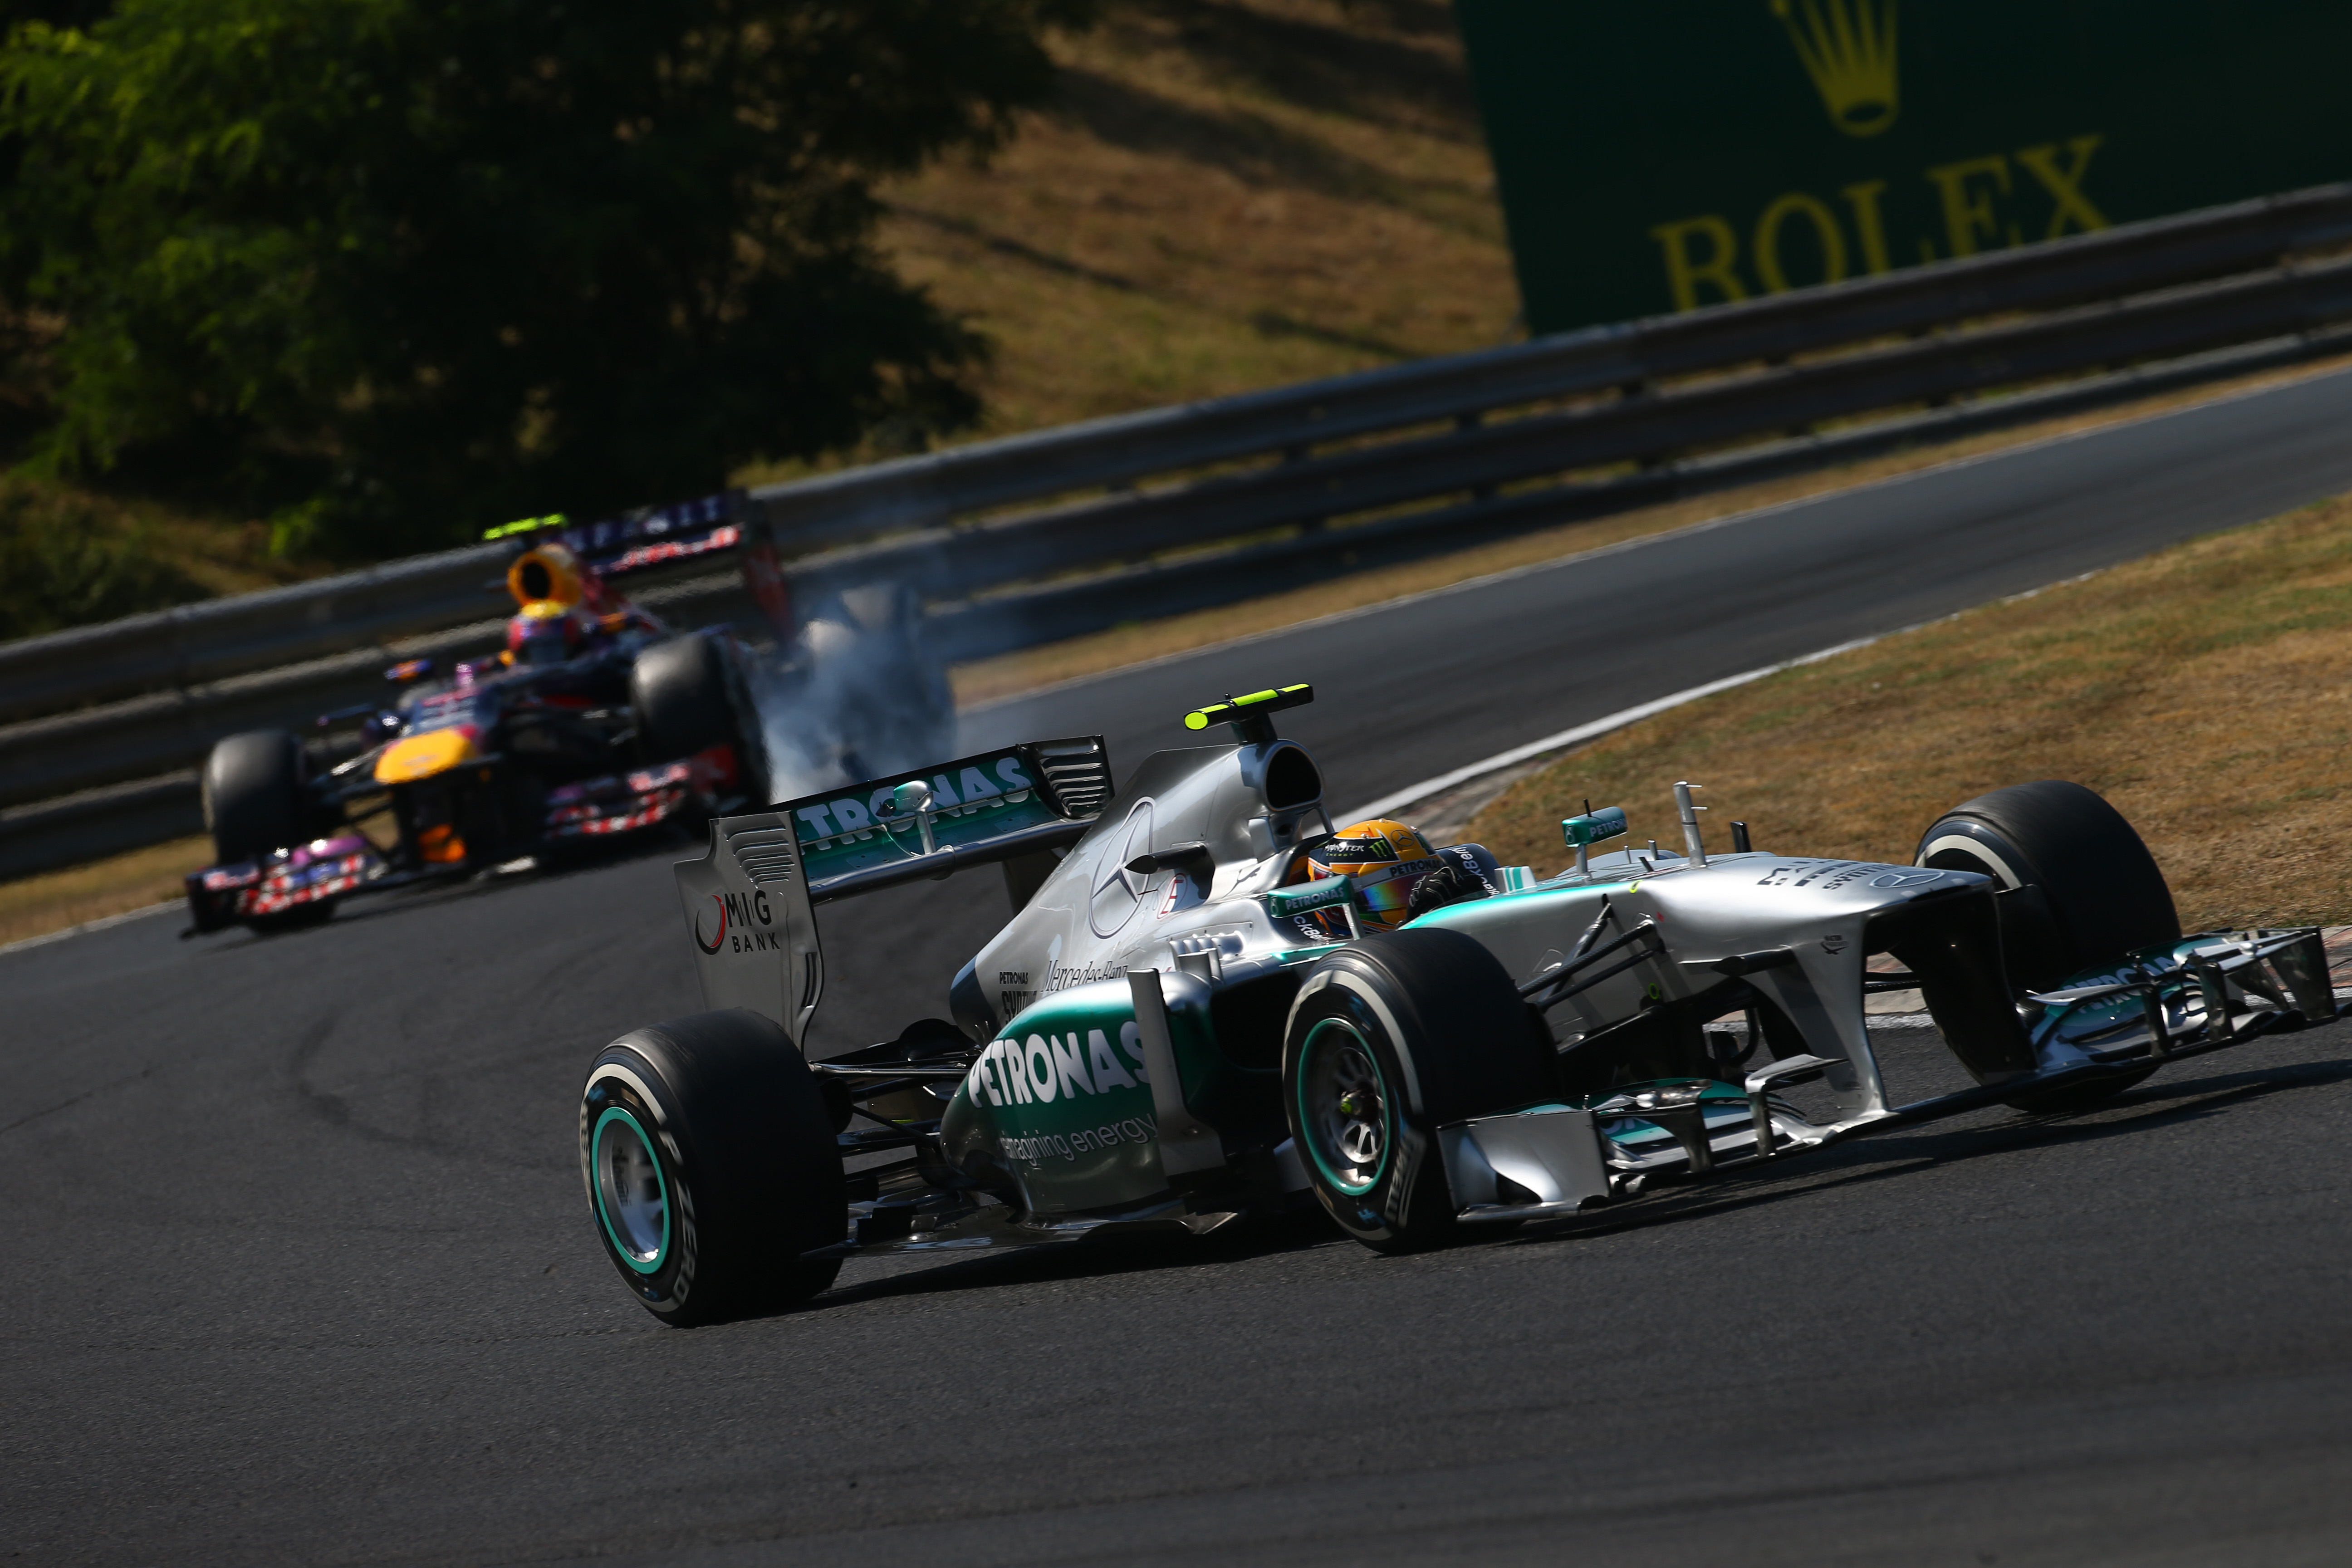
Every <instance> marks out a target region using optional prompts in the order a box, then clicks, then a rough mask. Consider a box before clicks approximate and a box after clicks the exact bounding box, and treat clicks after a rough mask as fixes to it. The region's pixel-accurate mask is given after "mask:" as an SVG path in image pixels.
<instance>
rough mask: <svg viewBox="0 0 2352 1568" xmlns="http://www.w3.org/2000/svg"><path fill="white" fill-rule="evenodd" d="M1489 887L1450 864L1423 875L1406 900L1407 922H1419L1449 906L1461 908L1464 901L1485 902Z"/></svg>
mask: <svg viewBox="0 0 2352 1568" xmlns="http://www.w3.org/2000/svg"><path fill="white" fill-rule="evenodd" d="M1486 891H1487V889H1486V883H1485V882H1484V881H1482V880H1480V879H1479V878H1478V877H1477V876H1476V875H1475V874H1474V873H1472V872H1469V871H1465V870H1464V869H1463V868H1461V867H1460V866H1458V865H1456V864H1455V863H1454V861H1452V860H1448V861H1446V862H1445V863H1444V865H1442V866H1440V867H1438V868H1437V869H1435V870H1434V871H1424V872H1423V873H1422V874H1421V876H1420V878H1419V879H1417V880H1416V881H1415V882H1414V883H1413V885H1412V892H1411V893H1410V894H1408V895H1406V898H1405V904H1404V908H1405V918H1406V919H1408V920H1417V919H1419V918H1420V917H1421V916H1423V915H1425V914H1427V913H1428V912H1429V911H1430V910H1442V909H1444V907H1445V906H1446V905H1448V904H1458V903H1460V902H1462V900H1465V899H1483V898H1485V897H1486Z"/></svg>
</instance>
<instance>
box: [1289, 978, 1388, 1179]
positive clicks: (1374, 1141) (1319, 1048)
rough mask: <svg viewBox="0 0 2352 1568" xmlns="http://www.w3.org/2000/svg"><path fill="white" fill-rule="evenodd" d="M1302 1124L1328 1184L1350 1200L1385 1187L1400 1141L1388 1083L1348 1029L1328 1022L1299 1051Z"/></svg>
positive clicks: (1376, 1062)
mask: <svg viewBox="0 0 2352 1568" xmlns="http://www.w3.org/2000/svg"><path fill="white" fill-rule="evenodd" d="M1298 1125H1299V1128H1300V1130H1301V1133H1302V1136H1303V1137H1304V1140H1305V1142H1306V1144H1307V1154H1308V1157H1309V1158H1311V1159H1312V1160H1313V1161H1314V1162H1315V1165H1316V1169H1317V1170H1318V1173H1320V1174H1321V1175H1322V1177H1323V1179H1324V1180H1325V1181H1327V1182H1328V1183H1329V1184H1331V1185H1332V1186H1334V1187H1336V1188H1338V1189H1339V1191H1340V1192H1343V1193H1345V1194H1348V1195H1349V1197H1360V1196H1362V1195H1363V1194H1366V1193H1368V1192H1370V1191H1371V1190H1372V1189H1373V1188H1374V1187H1376V1186H1378V1185H1379V1184H1380V1180H1381V1175H1382V1174H1383V1173H1385V1172H1386V1171H1387V1170H1388V1163H1389V1149H1390V1147H1391V1144H1393V1142H1395V1135H1394V1118H1393V1117H1392V1115H1391V1110H1390V1097H1389V1092H1388V1083H1387V1080H1386V1079H1384V1078H1383V1077H1382V1076H1381V1067H1380V1061H1379V1059H1378V1058H1375V1057H1374V1056H1373V1055H1372V1050H1371V1047H1370V1046H1369V1045H1367V1044H1366V1043H1365V1041H1364V1037H1362V1036H1361V1035H1360V1034H1358V1033H1357V1032H1356V1030H1355V1029H1354V1028H1353V1027H1352V1026H1349V1025H1348V1024H1346V1023H1343V1022H1342V1021H1340V1020H1339V1019H1337V1018H1326V1019H1324V1020H1323V1021H1321V1022H1320V1023H1318V1024H1317V1025H1316V1026H1314V1027H1313V1028H1312V1029H1310V1030H1308V1031H1307V1040H1306V1043H1305V1044H1304V1045H1303V1046H1301V1047H1299V1063H1298Z"/></svg>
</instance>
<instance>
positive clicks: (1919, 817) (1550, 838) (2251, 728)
mask: <svg viewBox="0 0 2352 1568" xmlns="http://www.w3.org/2000/svg"><path fill="white" fill-rule="evenodd" d="M2347 669H2352V498H2338V499H2336V500H2331V501H2327V502H2324V503H2322V504H2320V505H2318V506H2314V507H2309V508H2306V509H2305V510H2300V511H2296V512H2292V513H2289V514H2288V515H2286V516H2284V517H2282V518H2278V519H2274V520H2273V521H2269V522H2264V523H2259V524H2256V525H2254V526H2252V527H2249V528H2243V529H2238V530H2234V531H2231V532H2228V533H2222V534H2216V535H2212V536H2210V537H2209V538H2205V539H2200V540H2196V541H2193V542H2189V543H2188V544H2185V545H2181V546H2179V547H2178V548H2175V549H2172V550H2168V551H2166V552H2163V553H2161V554H2158V555H2155V556H2151V557H2148V558H2147V559H2145V560H2141V561H2137V562H2133V563H2128V564H2126V565H2123V566H2118V567H2115V568H2113V569H2111V570H2109V571H2106V572H2103V573H2100V574H2096V575H2095V576H2092V577H2089V578H2086V579H2081V580H2078V581H2075V582H2074V583H2070V584H2063V585H2061V586H2059V587H2055V588H2052V589H2049V590H2046V591H2044V592H2042V593H2039V594H2035V595H2028V596H2025V597H2022V598H2019V599H2013V600H2010V601H2007V602H2005V603H2001V604H1998V605H1987V606H1984V607H1982V608H1979V609H1975V610H1970V611H1968V612H1965V613H1964V614H1962V615H1959V616H1954V617H1952V618H1950V619H1948V620H1945V621H1939V622H1937V624H1935V625H1933V626H1927V627H1923V628H1921V629H1919V630H1917V631H1914V632H1908V633H1905V634H1903V635H1902V636H1899V637H1890V638H1887V639H1886V640H1885V641H1883V642H1880V643H1876V644H1874V645H1873V646H1871V647H1867V648H1863V649H1858V650H1856V651H1855V652H1853V653H1850V654H1845V655H1843V656H1841V657H1839V658H1834V659H1830V660H1826V661H1824V662H1822V663H1821V664H1817V665H1811V666H1808V667H1806V668H1800V669H1793V670H1790V671H1787V672H1785V673H1783V674H1781V675H1778V676H1774V677H1772V678H1770V679H1767V680H1764V681H1760V682H1758V683H1757V684H1755V685H1752V686H1748V687H1745V688H1742V689H1738V690H1735V691H1729V692H1726V693H1723V694H1722V695H1720V696H1717V697H1714V698H1709V699H1706V700H1703V701H1699V702H1695V703H1693V704H1691V705H1690V706H1688V707H1686V708H1682V709H1678V710H1675V711H1674V712H1672V713H1667V714H1663V715H1661V716H1659V717H1658V718H1655V719H1653V720H1649V721H1645V722H1643V723H1642V724H1639V725H1636V726H1634V727H1633V728H1632V729H1629V730H1627V731H1623V732H1622V733H1620V734H1617V735H1614V736H1612V737H1610V738H1609V739H1607V740H1605V741H1601V742H1596V743H1594V744H1593V745H1592V746H1591V747H1589V748H1587V749H1585V750H1583V751H1581V752H1576V753H1575V754H1573V755H1571V756H1570V757H1568V758H1566V759H1565V760H1563V761H1561V762H1560V763H1557V764H1555V765H1553V766H1552V767H1550V768H1548V769H1546V770H1545V771H1543V772H1542V773H1537V774H1535V775H1533V776H1531V777H1529V778H1528V779H1525V780H1523V781H1521V782H1520V783H1519V784H1517V785H1515V786H1513V787H1512V788H1511V789H1510V790H1509V791H1507V793H1505V794H1504V795H1502V796H1501V797H1500V798H1499V799H1497V800H1496V802H1495V803H1494V804H1493V805H1489V806H1488V807H1487V808H1486V810H1484V811H1482V812H1481V813H1479V815H1478V816H1477V817H1476V819H1475V821H1474V823H1473V824H1472V829H1471V831H1472V834H1473V836H1474V837H1477V838H1478V839H1480V840H1481V841H1483V842H1485V843H1486V844H1487V845H1489V846H1491V847H1493V848H1494V849H1495V850H1496V853H1497V854H1499V855H1501V856H1502V857H1503V858H1504V859H1505V860H1506V861H1517V862H1524V863H1527V864H1531V865H1534V866H1536V867H1538V868H1539V869H1543V870H1550V869H1553V868H1559V867H1560V866H1562V865H1564V864H1565V863H1566V860H1567V852H1566V851H1565V850H1564V849H1563V848H1562V847H1561V846H1560V842H1559V826H1558V824H1559V818H1560V817H1562V816H1567V815H1570V814H1571V813H1573V812H1575V811H1576V810H1579V809H1580V807H1581V805H1582V802H1583V801H1584V800H1585V799H1586V798H1587V797H1590V798H1591V800H1592V801H1593V802H1594V803H1595V804H1596V805H1623V806H1624V807H1625V808H1626V811H1627V814H1628V816H1630V817H1631V818H1632V823H1633V836H1634V837H1635V838H1636V839H1637V840H1638V839H1642V838H1646V837H1652V836H1655V837H1657V838H1659V839H1660V840H1661V841H1662V842H1664V843H1665V844H1668V845H1674V844H1676V843H1679V841H1680V837H1681V835H1680V832H1679V830H1678V829H1676V828H1675V824H1674V808H1673V804H1672V800H1671V797H1670V795H1669V793H1668V785H1670V784H1672V783H1673V782H1674V781H1675V780H1676V779H1680V778H1687V779H1693V780H1696V781H1699V782H1702V783H1704V784H1706V785H1708V786H1709V788H1708V790H1707V793H1706V795H1704V796H1702V799H1703V800H1705V801H1706V802H1708V803H1709V804H1711V805H1713V806H1714V807H1715V810H1714V813H1713V826H1712V830H1711V831H1710V833H1709V838H1710V840H1711V841H1712V842H1713V843H1714V844H1716V845H1717V847H1720V846H1722V845H1723V844H1724V843H1726V842H1727V829H1726V828H1725V826H1724V824H1725V823H1726V822H1727V821H1728V820H1729V819H1731V818H1735V817H1737V818H1742V819H1745V820H1746V821H1748V823H1749V824H1750V825H1751V826H1752V828H1753V830H1754V834H1755V837H1756V841H1757V842H1758V844H1759V845H1760V846H1763V847H1779V848H1785V849H1788V850H1790V851H1801V852H1803V853H1806V854H1814V855H1823V856H1834V857H1840V858H1856V859H1879V860H1894V861H1907V860H1909V859H1910V858H1911V853H1912V849H1913V847H1914V846H1915V845H1916V842H1917V838H1918V835H1919V833H1920V831H1921V829H1923V828H1925V827H1926V826H1927V824H1928V822H1929V821H1931V820H1932V819H1933V818H1934V817H1935V816H1937V814H1938V813H1939V812H1941V811H1943V810H1944V809H1946V808H1947V807H1948V806H1951V805H1957V804H1958V802H1960V801H1962V800H1964V799H1967V798H1968V797H1969V796H1970V795H1978V794H1980V793H1982V792H1983V791H1985V790H1988V789H1992V788H1996V787H1998V786H2000V785H2001V784H2014V783H2018V782H2021V781H2023V780H2027V779H2037V778H2063V779H2073V780H2074V781H2075V782H2077V783H2080V784H2087V785H2089V786H2090V787H2091V788H2093V789H2095V790H2097V791H2098V792H2099V793H2100V794H2101V795H2105V796H2106V797H2107V799H2109V800H2110V801H2112V802H2114V803H2115V805H2116V807H2117V808H2119V809H2120V810H2121V811H2122V812H2123V813H2124V815H2125V816H2127V817H2129V818H2130V819H2131V821H2132V822H2133V824H2134V825H2135V826H2137V827H2138V829H2139V831H2140V833H2141V835H2142V836H2143V837H2145V838H2146V839H2147V843H2148V847H2150V848H2151V849H2152V850H2153V851H2154V852H2155V854H2156V858H2157V860H2158V864H2159V865H2161V866H2162V867H2163V868H2164V872H2165V876H2166V878H2167V879H2168V880H2169V881H2170V882H2171V884H2172V889H2173V894H2174V897H2175V898H2176V899H2177V900H2179V906H2180V915H2181V919H2182V921H2184V922H2186V923H2187V924H2188V925H2189V927H2190V929H2197V928H2200V927H2201V928H2212V927H2218V926H2225V925H2239V924H2246V923H2263V924H2336V923H2341V922H2344V921H2352V817H2347V812H2346V804H2347V797H2352V785H2347V780H2346V778H2345V771H2344V762H2345V757H2346V746H2347V741H2352V679H2347Z"/></svg>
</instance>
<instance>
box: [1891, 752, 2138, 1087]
mask: <svg viewBox="0 0 2352 1568" xmlns="http://www.w3.org/2000/svg"><path fill="white" fill-rule="evenodd" d="M1914 863H1915V864H1916V865H1921V866H1931V867H1934V868H1937V869H1938V870H1946V871H1977V872H1981V873H1982V874H1983V875H1985V876H1988V877H1990V878H1991V879H1993V880H1994V882H1996V883H1997V884H1999V885H2000V887H2001V888H2003V889H2014V891H2012V892H2011V894H2010V895H2009V896H2008V897H2005V898H2003V899H2002V900H2001V956H2002V961H2003V963H2004V965H2005V966H2006V967H2007V969H2008V971H2009V979H2010V984H2012V985H2018V986H2021V987H2023V988H2024V989H2026V990H2029V991H2041V990H2047V989H2049V988H2050V987H2052V986H2054V985H2059V984H2063V983H2064V982H2065V981H2066V980H2067V979H2068V978H2069V977H2070V976H2073V975H2075V974H2079V973H2082V972H2083V971H2084V970H2086V969H2089V968H2092V967H2094V966H2095V965H2098V964H2102V963H2111V962H2113V961H2115V960H2117V959H2120V958H2121V957H2122V956H2123V955H2124V954H2125V953H2126V952H2132V951H2134V950H2136V949H2138V948H2143V947H2152V946H2154V945H2156V944H2157V943H2159V942H2174V941H2177V940H2179V936H2180V916H2179V913H2178V912H2177V911H2176V910H2174V908H2173V903H2172V890H2171V889H2169V888H2168V887H2166V886H2165V882H2164V873H2163V872H2162V871H2161V870H2159V869H2158V868H2157V864H2156V858H2155V857H2154V856H2152V855H2150V854H2149V853H2148V852H2147V845H2146V844H2145V843H2143V842H2141V840H2140V837H2139V835H2138V833H2137V832H2136V831H2134V830H2133V827H2132V825H2131V824H2130V823H2129V822H2127V821H2126V820H2125V819H2124V816H2123V814H2122V813H2121V812H2119V811H2117V810H2116V808H2115V807H2114V806H2112V805H2108V804H2107V803H2106V801H2105V800H2104V799H2102V798H2101V797H2100V796H2099V795H2096V794H2095V793H2094V792H2092V791H2090V790H2088V789H2085V788H2084V787H2083V786H2082V785H2081V784H2069V783H2067V782H2065V781H2064V780H2063V779H2041V780H2037V781H2036V782H2034V783H2032V784H2011V785H2010V786H2009V787H2008V788H2006V789H1997V790H1994V791H1992V792H1991V793H1990V794H1989V795H1979V796H1977V797H1976V798H1975V799H1974V800H1971V801H1968V802H1966V803H1964V804H1962V805H1957V806H1954V807H1953V808H1952V809H1951V810H1950V811H1948V812H1946V813H1945V814H1944V815H1943V816H1940V817H1938V818H1937V820H1936V822H1935V824H1934V826H1931V827H1929V828H1928V829H1927V832H1926V833H1924V834H1921V835H1920V837H1919V849H1918V853H1917V855H1916V856H1915V857H1914ZM2148 1070H2149V1071H2150V1072H2153V1071H2154V1070H2155V1069H2154V1068H2149V1069H2148ZM2146 1077H2147V1073H2139V1074H2137V1075H2133V1076H2129V1077H2125V1078H2119V1079H2105V1080H2104V1081H2102V1082H2099V1083H2097V1084H2094V1085H2091V1086H2089V1087H2086V1088H2081V1089H2060V1090H2058V1091H2057V1092H2056V1093H2054V1094H2041V1095H2021V1096H2019V1097H2018V1098H2017V1099H2015V1100H2011V1101H2010V1102H2009V1103H2010V1104H2011V1105H2012V1106H2014V1107H2016V1108H2017V1109H2018V1110H2026V1111H2032V1112H2036V1113H2059V1112H2065V1111H2073V1110H2084V1109H2086V1108H2088V1107H2089V1106H2092V1105H2095V1104H2096V1103H2098V1102H2099V1101H2101V1100H2109V1099H2112V1098H2113V1097H2115V1096H2116V1095H2118V1094H2120V1093H2122V1092H2123V1091H2124V1090H2125V1089H2129V1088H2130V1087H2131V1086H2132V1085H2133V1084H2135V1083H2137V1082H2138V1081H2139V1080H2140V1079H2143V1078H2146Z"/></svg>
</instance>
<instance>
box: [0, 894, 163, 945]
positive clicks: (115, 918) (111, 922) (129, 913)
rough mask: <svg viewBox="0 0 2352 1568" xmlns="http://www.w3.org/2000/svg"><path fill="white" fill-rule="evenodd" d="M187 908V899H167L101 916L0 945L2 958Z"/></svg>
mask: <svg viewBox="0 0 2352 1568" xmlns="http://www.w3.org/2000/svg"><path fill="white" fill-rule="evenodd" d="M187 907H188V901H187V900H185V899H167V900H164V901H163V902H162V903H160V904H149V905H147V906H145V907H144V908H142V909H136V910H123V911H122V912H121V914H119V915H101V916H100V917H99V918H98V919H97V920H94V921H82V922H81V924H79V925H78V926H68V927H66V929H65V930H63V931H44V932H43V933H42V934H41V935H39V936H28V937H25V938H22V939H20V940H19V941H16V942H7V943H5V944H0V958H5V957H7V956H8V954H10V953H12V952H23V951H24V950H25V949H26V948H28V947H44V946H47V944H48V943H50V942H63V941H65V939H66V938H68V937H69V936H81V935H83V934H85V933H86V932H89V931H105V930H108V929H109V928H110V927H113V926H119V925H122V924H124V923H125V922H127V921H136V920H144V919H146V918H147V917H148V916H149V915H160V914H162V913H163V911H164V910H184V909H186V908H187Z"/></svg>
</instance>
